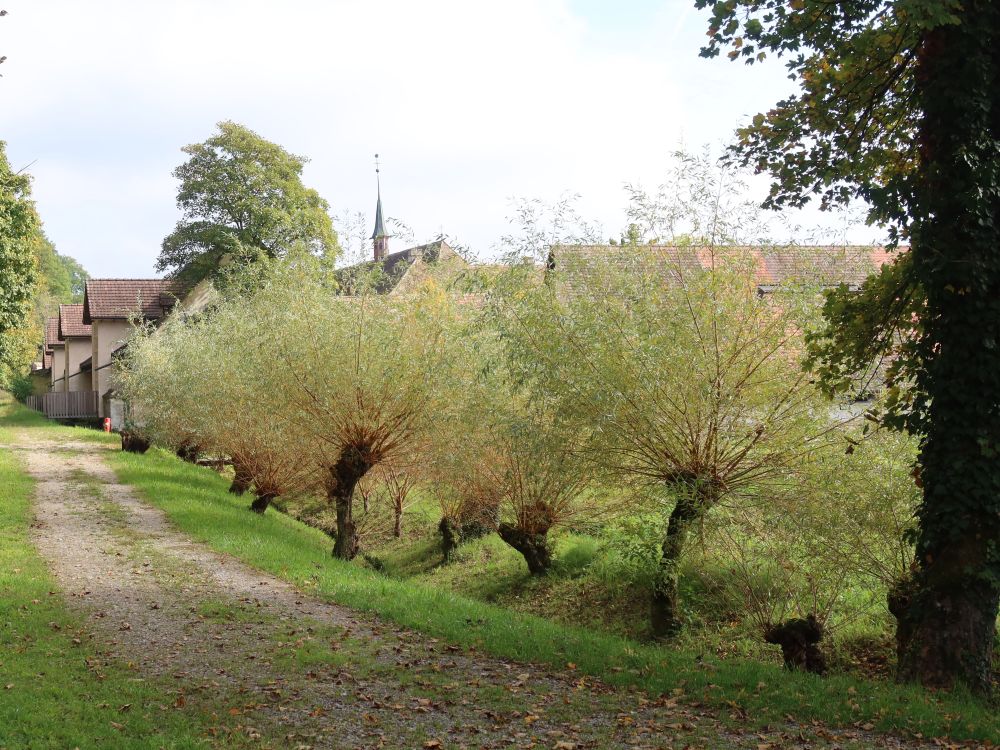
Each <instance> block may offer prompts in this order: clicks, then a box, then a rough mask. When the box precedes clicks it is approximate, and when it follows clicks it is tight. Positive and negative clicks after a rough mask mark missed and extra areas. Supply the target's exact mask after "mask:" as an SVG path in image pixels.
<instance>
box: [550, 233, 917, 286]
mask: <svg viewBox="0 0 1000 750" xmlns="http://www.w3.org/2000/svg"><path fill="white" fill-rule="evenodd" d="M905 249H906V248H900V250H899V251H897V252H902V251H904V250H905ZM727 257H730V258H734V259H735V258H744V257H745V258H748V259H752V261H753V264H754V276H755V277H756V282H757V284H758V285H759V286H761V287H764V288H766V287H773V286H776V285H779V284H783V283H786V282H796V281H797V282H804V283H809V284H819V285H822V286H834V285H837V284H848V285H851V286H854V285H859V284H861V283H862V282H863V281H864V280H865V278H867V277H868V275H869V274H871V273H872V272H874V271H875V270H877V269H878V268H880V267H881V266H883V265H884V264H886V263H888V262H890V261H891V260H892V258H893V257H894V256H893V254H891V253H889V252H887V251H886V249H885V248H883V247H872V246H839V247H833V246H823V247H817V246H789V247H716V248H711V247H678V246H675V245H639V246H622V245H556V246H554V247H553V248H552V250H551V256H550V261H549V263H550V268H551V270H553V271H554V272H555V276H556V279H557V283H558V284H559V285H560V286H564V288H565V290H566V291H567V292H568V293H569V294H571V295H572V294H574V293H577V292H579V291H581V290H582V289H584V288H591V289H593V288H599V286H600V283H601V281H602V277H603V275H604V274H605V273H606V272H605V271H604V268H605V266H606V265H607V264H611V265H613V266H615V267H617V268H622V269H625V270H635V272H636V273H646V274H648V273H653V274H656V275H660V276H662V277H663V278H667V279H669V278H677V277H678V274H683V273H690V272H693V271H698V270H707V269H709V268H711V267H712V265H713V264H714V263H716V262H718V261H719V259H722V258H727Z"/></svg>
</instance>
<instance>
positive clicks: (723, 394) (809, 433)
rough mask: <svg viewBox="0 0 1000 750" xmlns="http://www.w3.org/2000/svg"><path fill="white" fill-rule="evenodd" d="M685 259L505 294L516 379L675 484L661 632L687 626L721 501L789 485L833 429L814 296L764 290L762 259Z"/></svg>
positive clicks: (659, 591) (591, 444)
mask: <svg viewBox="0 0 1000 750" xmlns="http://www.w3.org/2000/svg"><path fill="white" fill-rule="evenodd" d="M692 252H693V251H692ZM685 259H687V260H690V259H691V256H690V254H688V255H687V256H686V255H685V254H684V251H681V253H680V254H677V255H671V254H666V255H663V256H661V255H656V256H655V257H654V256H650V258H648V259H647V260H648V261H649V262H648V263H642V262H636V263H631V264H625V265H624V267H623V265H622V264H612V263H609V262H601V261H600V260H593V261H592V262H593V264H594V267H595V268H596V273H592V274H591V275H590V277H589V278H591V279H594V280H600V283H599V284H598V285H588V286H585V287H582V288H580V287H576V286H566V287H560V286H559V280H558V277H556V279H555V280H554V282H553V284H554V285H553V284H547V285H542V286H541V287H538V288H537V289H534V290H529V291H520V292H518V293H517V294H515V295H510V296H506V297H498V309H497V315H496V317H497V320H498V321H499V326H500V329H501V337H502V339H503V340H504V341H505V343H506V346H507V348H508V351H509V358H510V362H511V366H512V368H513V371H514V379H515V382H517V381H521V382H524V383H526V384H529V385H530V386H531V388H532V390H531V399H532V400H535V401H538V402H542V403H544V402H546V401H551V402H552V403H553V405H554V411H555V413H556V414H558V415H560V418H561V419H564V420H568V421H569V423H570V424H573V425H584V426H585V429H586V436H587V440H586V443H585V444H584V446H583V451H584V452H585V453H586V455H587V456H588V458H589V461H590V462H591V463H592V465H594V466H596V467H598V469H599V470H600V471H601V472H602V474H603V475H604V476H605V477H607V478H608V479H609V480H613V481H616V482H619V483H622V482H623V483H625V484H630V483H631V484H633V485H634V484H637V483H638V484H642V485H646V486H653V487H659V488H662V489H663V490H666V491H667V494H668V495H669V501H670V505H671V506H672V510H671V511H670V520H669V523H668V524H667V528H666V533H665V535H664V538H663V542H662V545H663V547H662V555H661V570H660V574H659V580H658V583H657V585H656V587H655V589H654V598H653V603H654V625H655V626H656V627H657V628H658V630H659V631H660V634H661V635H667V634H670V633H672V632H675V631H676V630H677V628H678V627H679V618H678V615H677V605H678V602H677V595H678V594H677V584H678V581H677V570H678V564H679V561H680V559H681V556H682V554H683V550H684V545H685V541H686V539H687V536H688V534H689V532H690V531H691V529H692V528H693V527H694V526H696V525H697V523H698V522H699V519H701V518H702V517H704V515H705V514H706V513H707V512H708V511H709V510H710V509H711V508H712V507H714V506H716V505H718V504H720V503H722V502H738V501H739V500H740V499H741V498H748V497H761V496H765V497H766V496H768V495H774V494H776V493H780V492H783V491H787V488H788V487H789V486H790V485H791V484H792V483H793V481H794V479H793V477H794V471H795V468H796V465H797V463H798V462H799V461H801V460H802V459H803V457H804V456H806V455H808V454H809V453H811V452H813V451H815V450H820V449H822V448H823V447H824V446H825V445H826V444H827V442H828V441H829V436H830V434H831V431H832V429H833V426H832V424H829V423H824V421H823V420H822V419H821V418H819V417H818V416H817V415H820V414H822V413H823V411H824V407H823V406H822V405H821V403H820V401H819V399H818V396H819V394H818V392H817V391H816V390H815V389H814V388H813V387H812V385H811V384H810V383H809V382H808V381H807V378H806V376H805V375H804V374H803V373H802V372H801V371H800V370H799V367H798V358H799V355H800V352H801V342H800V336H801V333H800V332H801V330H802V327H803V326H804V325H805V323H806V321H807V318H808V314H809V309H810V306H809V304H808V301H809V295H803V294H791V293H783V294H776V295H774V296H772V297H767V298H762V297H761V296H760V295H759V294H758V293H757V286H756V283H755V282H754V276H753V274H754V265H753V264H754V260H753V258H752V257H751V256H749V255H744V254H742V253H740V252H738V251H733V250H720V251H718V252H717V254H716V255H715V256H714V259H713V268H712V270H709V271H702V270H701V269H700V267H699V266H698V264H697V263H694V264H692V263H689V262H685ZM661 264H662V267H661ZM651 267H652V268H651Z"/></svg>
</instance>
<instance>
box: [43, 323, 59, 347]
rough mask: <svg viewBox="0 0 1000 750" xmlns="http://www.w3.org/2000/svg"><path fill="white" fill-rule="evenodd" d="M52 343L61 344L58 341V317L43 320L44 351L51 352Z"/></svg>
mask: <svg viewBox="0 0 1000 750" xmlns="http://www.w3.org/2000/svg"><path fill="white" fill-rule="evenodd" d="M53 345H56V346H61V345H62V342H61V341H59V318H48V319H46V321H45V351H47V352H51V351H52V347H53Z"/></svg>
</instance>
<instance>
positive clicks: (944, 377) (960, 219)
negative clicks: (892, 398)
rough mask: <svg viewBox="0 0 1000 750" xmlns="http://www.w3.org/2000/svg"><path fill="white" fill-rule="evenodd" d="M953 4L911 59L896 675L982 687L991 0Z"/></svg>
mask: <svg viewBox="0 0 1000 750" xmlns="http://www.w3.org/2000/svg"><path fill="white" fill-rule="evenodd" d="M953 12H954V13H955V14H956V15H957V16H958V22H957V23H954V24H948V25H942V26H939V27H937V28H933V29H931V30H930V31H928V32H926V33H925V35H924V39H923V44H922V45H921V47H920V50H919V58H918V65H917V72H916V86H917V94H918V97H919V102H918V103H919V107H918V109H920V110H922V112H923V117H922V119H921V125H920V133H919V149H920V152H919V153H920V166H919V172H918V175H917V181H916V185H915V188H916V190H915V210H914V217H913V224H912V230H911V237H912V249H911V252H912V254H913V268H914V274H915V279H916V280H917V281H918V282H919V283H920V285H921V287H922V288H923V290H924V291H925V293H926V294H927V310H926V314H925V315H924V316H923V318H922V320H921V323H922V328H923V333H922V336H921V339H920V358H921V362H922V369H921V371H919V372H918V376H917V389H918V390H917V392H918V393H920V392H921V391H922V392H923V393H924V394H926V395H925V396H924V397H922V398H921V400H919V401H918V402H917V405H916V407H915V409H918V410H924V412H925V413H926V420H925V422H923V423H922V426H923V428H924V430H925V435H924V439H923V441H922V444H921V449H920V457H919V464H920V468H921V474H920V476H921V481H922V483H923V489H924V496H923V502H922V503H921V505H920V507H919V508H918V511H917V517H918V520H919V529H918V537H917V544H916V562H917V569H916V571H915V573H914V576H913V580H912V581H911V582H910V583H909V584H906V585H901V586H897V587H896V589H894V591H893V592H892V594H891V596H890V606H891V608H892V611H893V614H895V615H896V618H897V648H898V654H899V671H898V678H899V679H900V680H905V681H913V682H920V683H922V684H924V685H927V686H933V687H950V686H952V685H955V684H959V683H962V684H965V685H967V686H968V687H970V688H971V689H972V690H973V691H976V692H978V693H988V692H989V691H990V688H991V685H990V660H991V656H992V653H993V647H994V639H995V636H996V617H997V607H998V604H1000V552H998V550H997V547H996V544H997V539H1000V461H998V454H1000V405H998V403H997V394H998V393H1000V203H998V198H997V189H998V184H1000V154H998V145H997V144H998V143H1000V53H998V52H997V47H998V45H1000V7H998V4H997V3H996V2H993V1H992V0H968V1H967V2H963V3H962V4H961V5H960V6H956V8H955V9H954V11H953ZM917 413H918V414H919V411H918V412H917Z"/></svg>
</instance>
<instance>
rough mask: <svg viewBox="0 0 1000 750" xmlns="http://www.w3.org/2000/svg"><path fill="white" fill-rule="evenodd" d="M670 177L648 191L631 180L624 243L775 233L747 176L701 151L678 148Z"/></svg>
mask: <svg viewBox="0 0 1000 750" xmlns="http://www.w3.org/2000/svg"><path fill="white" fill-rule="evenodd" d="M672 156H673V164H672V165H671V168H670V170H669V172H668V174H667V179H666V180H665V181H664V182H663V183H662V184H660V185H659V186H657V188H656V191H655V192H653V193H649V192H647V191H646V190H644V189H643V188H642V187H641V186H638V185H634V184H627V185H626V186H625V190H626V192H627V193H628V196H629V206H628V211H627V216H628V220H629V226H628V230H627V231H626V233H625V235H624V236H622V238H621V241H620V242H621V244H622V245H639V244H668V245H740V244H755V243H757V244H759V243H762V242H766V238H769V237H773V236H775V228H774V227H772V226H770V224H771V223H772V221H771V220H770V217H767V216H766V215H765V214H763V213H762V212H761V211H760V207H759V206H758V205H757V204H756V202H754V201H753V200H751V199H749V198H748V197H747V193H748V191H749V183H748V181H747V175H746V174H745V173H741V172H739V171H735V170H733V169H731V168H730V169H727V168H726V167H724V166H723V165H721V164H720V163H719V162H718V160H716V159H714V158H712V155H711V153H710V152H709V150H708V149H707V148H706V149H704V150H703V151H702V152H701V153H697V154H696V153H692V152H689V151H686V150H684V149H678V150H676V151H674V153H673V154H672Z"/></svg>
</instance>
